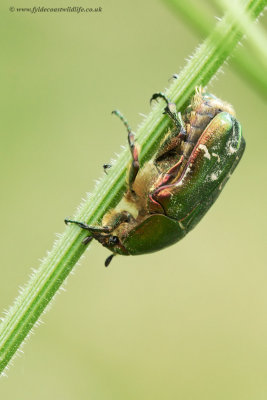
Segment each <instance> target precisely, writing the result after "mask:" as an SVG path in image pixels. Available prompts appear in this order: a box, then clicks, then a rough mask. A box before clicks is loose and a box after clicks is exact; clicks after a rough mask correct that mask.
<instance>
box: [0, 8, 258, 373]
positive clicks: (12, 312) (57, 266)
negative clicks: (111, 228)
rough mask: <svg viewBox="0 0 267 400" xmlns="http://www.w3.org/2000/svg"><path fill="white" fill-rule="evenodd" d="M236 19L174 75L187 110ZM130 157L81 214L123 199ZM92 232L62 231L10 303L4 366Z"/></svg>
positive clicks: (154, 116)
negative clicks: (85, 238)
mask: <svg viewBox="0 0 267 400" xmlns="http://www.w3.org/2000/svg"><path fill="white" fill-rule="evenodd" d="M264 4H265V1H264V0H250V1H249V2H248V4H247V9H248V10H249V11H250V13H251V15H252V16H253V18H256V17H257V16H258V15H259V13H260V12H261V11H262V10H263V7H264ZM240 37H241V34H240V32H239V30H238V27H237V26H236V24H235V23H234V22H232V21H230V20H229V19H228V20H227V21H226V20H225V19H223V20H222V21H221V22H219V23H218V24H217V27H216V29H215V30H214V31H213V33H212V34H211V35H210V36H209V38H208V39H207V40H206V41H205V42H204V43H203V44H202V45H201V46H200V47H199V48H198V49H197V50H196V52H195V54H194V55H193V57H192V58H191V60H190V61H189V62H188V64H187V65H186V66H185V68H184V69H183V70H182V71H181V73H180V74H179V76H178V78H177V79H176V80H174V81H173V82H172V84H171V86H170V88H169V89H168V91H167V95H168V96H169V97H170V98H171V99H172V100H173V101H175V102H176V104H177V106H178V109H180V110H182V109H184V107H185V106H186V104H187V103H188V101H189V99H190V97H191V96H192V94H193V92H194V90H195V87H196V86H198V85H206V84H207V83H208V82H209V80H210V79H211V78H212V76H213V75H214V74H215V73H216V71H217V70H218V68H219V67H220V66H221V65H222V64H223V62H224V61H225V59H226V58H227V57H228V56H229V55H230V54H231V52H232V50H233V49H234V47H235V46H236V44H237V43H238V41H239V40H240ZM162 110H163V104H162V103H161V102H160V103H159V104H157V105H156V106H155V107H154V109H153V111H152V112H151V113H150V114H149V115H148V116H147V117H146V119H145V120H144V122H143V124H142V126H141V127H140V128H139V130H138V132H137V136H138V142H139V144H140V145H141V149H142V152H141V157H140V159H141V163H143V162H144V161H145V160H147V159H148V158H149V157H150V156H151V154H152V153H153V152H154V151H155V149H156V148H157V145H158V143H159V141H160V139H161V138H162V136H163V135H164V133H165V131H166V128H167V126H168V123H169V122H168V119H167V117H166V116H164V115H162ZM129 161H130V151H129V149H126V150H124V151H123V152H122V153H121V154H120V156H119V157H118V159H117V162H116V164H115V165H114V166H113V168H112V169H111V170H110V172H109V174H108V176H105V177H104V178H103V179H102V180H101V182H100V183H99V185H97V187H96V188H95V190H94V192H93V193H92V195H91V196H88V198H87V199H86V201H84V202H83V203H82V204H81V205H80V207H79V208H78V210H77V212H76V215H75V217H74V218H75V219H78V220H81V221H85V222H87V223H90V224H93V223H96V222H99V221H100V220H101V218H102V217H103V215H104V214H105V213H106V212H107V210H108V209H109V208H110V207H114V206H115V204H117V203H118V202H119V200H120V199H121V197H122V195H123V192H124V190H125V176H126V168H127V165H128V163H129ZM85 236H86V232H84V231H82V230H81V229H79V228H78V227H77V226H75V225H72V226H69V227H67V228H66V231H65V233H64V234H63V235H62V237H61V238H60V239H59V240H58V241H57V242H56V243H55V244H54V247H53V249H52V250H51V252H50V253H49V254H48V256H47V257H46V258H45V259H44V260H43V262H42V264H41V266H40V267H39V269H38V270H37V271H36V272H35V273H34V274H33V275H32V277H31V279H30V281H29V282H28V284H27V285H26V286H25V288H24V290H23V291H22V292H21V293H20V295H19V296H18V298H17V299H16V300H15V302H14V305H13V306H11V307H10V309H9V311H8V312H7V313H6V316H5V318H4V319H3V321H2V324H1V326H0V372H3V371H4V369H5V368H6V367H7V366H8V363H9V361H10V360H11V358H12V357H13V356H14V354H15V353H16V351H17V350H18V348H19V347H20V345H21V344H22V343H23V341H24V339H25V338H26V337H27V335H29V333H30V332H31V329H32V327H33V326H34V324H35V323H36V322H37V321H38V318H39V317H40V315H41V314H42V312H43V311H44V309H45V308H46V306H47V305H48V303H49V302H50V301H51V299H52V298H53V296H54V295H55V293H56V292H57V290H58V289H59V287H60V285H61V284H62V282H63V281H64V280H65V278H66V277H67V276H68V274H69V273H70V271H71V270H72V268H73V267H74V265H75V263H76V262H77V260H78V259H79V258H80V257H81V255H82V254H83V252H84V251H85V249H86V246H85V245H84V244H82V240H83V238H84V237H85Z"/></svg>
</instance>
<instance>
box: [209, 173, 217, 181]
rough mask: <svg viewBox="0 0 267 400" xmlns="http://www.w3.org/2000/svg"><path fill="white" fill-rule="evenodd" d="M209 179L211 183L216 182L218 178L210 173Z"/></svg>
mask: <svg viewBox="0 0 267 400" xmlns="http://www.w3.org/2000/svg"><path fill="white" fill-rule="evenodd" d="M210 179H211V180H212V181H216V180H217V179H218V176H217V175H216V174H214V173H212V174H211V176H210Z"/></svg>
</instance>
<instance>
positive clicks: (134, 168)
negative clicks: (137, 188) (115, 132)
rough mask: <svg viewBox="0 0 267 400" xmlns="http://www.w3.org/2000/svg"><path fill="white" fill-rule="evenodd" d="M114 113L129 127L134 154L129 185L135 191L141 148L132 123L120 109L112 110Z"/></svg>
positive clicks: (130, 142)
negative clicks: (131, 126)
mask: <svg viewBox="0 0 267 400" xmlns="http://www.w3.org/2000/svg"><path fill="white" fill-rule="evenodd" d="M112 114H115V115H117V116H118V117H119V118H120V120H121V121H122V122H123V124H124V126H125V127H126V129H127V132H128V143H129V146H130V150H131V154H132V163H131V167H130V171H129V187H130V190H131V192H133V193H135V192H134V190H133V183H134V181H135V178H136V175H137V174H138V171H139V168H140V164H139V159H138V157H139V148H138V146H137V144H136V142H135V134H134V132H133V131H132V130H131V128H130V125H129V124H128V122H127V120H126V119H125V118H124V116H123V115H122V114H121V113H120V111H118V110H115V111H112Z"/></svg>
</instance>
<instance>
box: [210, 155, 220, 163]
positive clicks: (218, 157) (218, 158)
mask: <svg viewBox="0 0 267 400" xmlns="http://www.w3.org/2000/svg"><path fill="white" fill-rule="evenodd" d="M211 155H212V156H213V157H217V160H218V162H220V161H221V159H220V156H219V154H216V153H211Z"/></svg>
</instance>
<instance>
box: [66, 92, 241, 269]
mask: <svg viewBox="0 0 267 400" xmlns="http://www.w3.org/2000/svg"><path fill="white" fill-rule="evenodd" d="M158 98H162V99H164V100H165V102H166V104H167V105H166V107H165V110H164V113H166V114H167V115H168V116H169V117H170V119H171V121H172V124H173V128H172V129H169V130H168V132H167V133H166V135H165V137H164V139H163V141H162V143H161V144H160V146H159V149H158V151H157V153H156V154H155V155H154V157H153V158H152V159H151V160H149V161H147V162H146V163H145V164H144V165H143V166H142V167H140V165H139V148H138V146H137V144H136V142H135V135H134V133H133V132H132V130H131V129H130V127H129V125H128V123H127V121H126V120H125V119H124V117H123V116H122V115H121V114H120V112H119V111H114V113H115V114H116V115H117V116H118V117H119V118H120V119H121V120H122V121H123V123H124V125H125V126H126V128H127V131H128V141H129V146H130V150H131V154H132V162H131V165H130V167H129V173H128V183H127V191H126V193H125V195H124V199H123V207H122V206H121V205H120V204H119V205H118V206H117V207H116V209H113V210H111V211H109V212H108V213H106V214H105V215H104V217H103V219H102V226H89V225H86V224H85V223H83V222H79V221H73V220H69V219H66V220H65V222H66V223H75V224H77V225H79V226H80V227H81V228H83V229H86V230H88V231H89V232H90V236H88V237H86V239H85V240H84V243H85V244H86V243H89V242H90V241H91V240H92V239H93V238H94V239H96V240H97V241H98V242H100V243H101V244H102V245H103V246H105V247H107V248H108V249H109V250H110V251H111V252H112V254H111V255H110V256H109V257H108V258H107V259H106V262H105V265H106V266H108V265H109V263H110V261H111V260H112V258H113V256H114V255H115V254H122V255H139V254H145V253H152V252H154V251H158V250H161V249H163V248H165V247H167V246H170V245H172V244H174V243H176V242H178V241H179V240H180V239H182V238H183V237H184V236H185V235H186V234H187V233H188V232H189V231H190V230H191V229H193V228H194V227H195V226H196V224H197V223H198V222H199V221H200V219H201V218H202V217H203V216H204V214H205V213H206V212H207V211H208V209H209V208H210V207H211V206H212V204H213V203H214V202H215V200H216V199H217V197H218V195H219V194H220V192H221V190H222V188H223V187H224V185H225V183H226V182H227V180H228V179H229V177H230V175H231V174H232V172H233V171H234V169H235V168H236V166H237V164H238V162H239V161H240V159H241V157H242V154H243V152H244V149H245V141H244V138H243V137H242V131H241V125H240V123H239V122H238V121H237V120H236V118H235V112H234V110H233V108H232V106H231V105H230V104H227V103H225V102H223V101H222V100H220V99H218V98H217V97H215V96H214V95H212V94H210V93H206V92H204V91H203V90H202V89H201V88H197V89H196V93H195V95H194V96H193V98H192V100H191V103H190V105H189V106H188V107H187V108H186V110H185V112H184V113H183V115H181V113H179V112H177V110H176V106H175V104H174V103H171V102H170V101H169V100H168V99H167V97H166V96H165V95H164V94H162V93H156V94H154V95H153V96H152V99H151V100H157V99H158ZM125 204H126V206H125Z"/></svg>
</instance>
